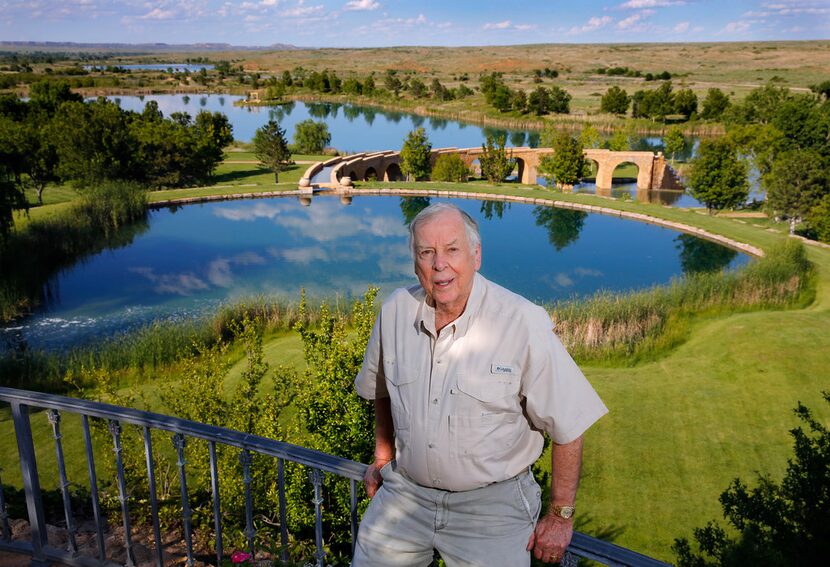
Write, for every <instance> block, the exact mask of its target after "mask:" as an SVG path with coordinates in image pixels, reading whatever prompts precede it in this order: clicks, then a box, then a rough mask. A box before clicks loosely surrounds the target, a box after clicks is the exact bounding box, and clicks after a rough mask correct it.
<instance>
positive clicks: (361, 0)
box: [343, 0, 380, 10]
mask: <svg viewBox="0 0 830 567" xmlns="http://www.w3.org/2000/svg"><path fill="white" fill-rule="evenodd" d="M378 8H380V2H375V0H350V1H349V2H346V5H345V6H343V9H344V10H377V9H378Z"/></svg>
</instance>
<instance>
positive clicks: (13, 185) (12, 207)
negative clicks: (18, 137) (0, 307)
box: [0, 142, 28, 318]
mask: <svg viewBox="0 0 830 567" xmlns="http://www.w3.org/2000/svg"><path fill="white" fill-rule="evenodd" d="M0 147H2V142H0ZM2 151H3V150H2V149H0V152H2ZM6 163H7V162H6V161H5V160H3V161H2V162H0V258H2V257H3V254H2V252H3V248H4V246H5V245H6V241H7V240H8V237H9V233H10V232H11V229H12V227H13V226H14V211H16V210H19V209H26V208H27V207H28V202H27V201H26V194H25V193H24V191H23V187H22V185H21V184H20V183H19V182H18V181H17V179H16V178H15V176H14V174H13V173H12V171H11V170H10V168H9V167H8V166H7V165H6ZM0 318H2V317H0Z"/></svg>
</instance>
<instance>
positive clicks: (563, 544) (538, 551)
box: [527, 514, 574, 563]
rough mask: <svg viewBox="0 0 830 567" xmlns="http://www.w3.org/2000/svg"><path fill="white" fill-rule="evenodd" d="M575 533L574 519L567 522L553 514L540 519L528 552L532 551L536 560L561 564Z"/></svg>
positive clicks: (528, 544) (528, 543) (529, 542)
mask: <svg viewBox="0 0 830 567" xmlns="http://www.w3.org/2000/svg"><path fill="white" fill-rule="evenodd" d="M573 532H574V522H573V519H569V520H565V519H563V518H560V517H559V516H555V515H553V514H547V515H545V516H542V518H540V519H539V522H538V523H537V524H536V530H535V531H534V532H533V533H532V534H530V540H529V541H528V542H527V550H528V551H532V552H533V555H534V556H535V557H536V559H539V560H541V561H544V562H546V563H559V562H560V561H562V556H563V555H564V554H565V549H567V547H568V544H569V543H571V536H572V535H573Z"/></svg>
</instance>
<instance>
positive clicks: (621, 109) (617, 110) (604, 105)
mask: <svg viewBox="0 0 830 567" xmlns="http://www.w3.org/2000/svg"><path fill="white" fill-rule="evenodd" d="M630 104H631V97H630V96H628V93H627V92H625V91H624V90H623V89H621V88H620V87H618V86H616V85H615V86H613V87H609V88H608V90H607V91H605V94H604V95H602V98H601V99H600V101H599V107H600V110H601V111H602V112H608V113H610V114H620V115H623V114H626V113H627V112H628V106H629V105H630Z"/></svg>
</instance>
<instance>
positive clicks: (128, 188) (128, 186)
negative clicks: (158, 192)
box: [75, 181, 147, 239]
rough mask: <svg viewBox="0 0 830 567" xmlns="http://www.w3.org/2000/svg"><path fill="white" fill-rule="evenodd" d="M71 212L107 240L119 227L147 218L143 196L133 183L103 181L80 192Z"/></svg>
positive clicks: (145, 199)
mask: <svg viewBox="0 0 830 567" xmlns="http://www.w3.org/2000/svg"><path fill="white" fill-rule="evenodd" d="M75 213H76V215H77V216H81V217H85V218H86V219H87V222H88V223H89V224H90V225H92V226H96V227H98V228H99V229H100V230H101V231H102V232H103V234H104V237H105V238H106V239H109V238H111V237H112V236H113V235H114V234H115V233H117V232H118V230H119V229H121V228H122V227H124V226H127V225H129V224H132V223H135V222H137V221H139V220H144V219H145V218H146V217H147V194H146V193H145V191H144V189H143V188H142V187H141V186H140V185H138V184H137V183H134V182H129V181H105V182H103V183H101V184H99V185H95V186H94V187H90V188H89V189H87V190H86V191H85V192H84V194H83V195H82V197H81V200H80V202H79V203H78V204H77V205H76V206H75Z"/></svg>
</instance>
